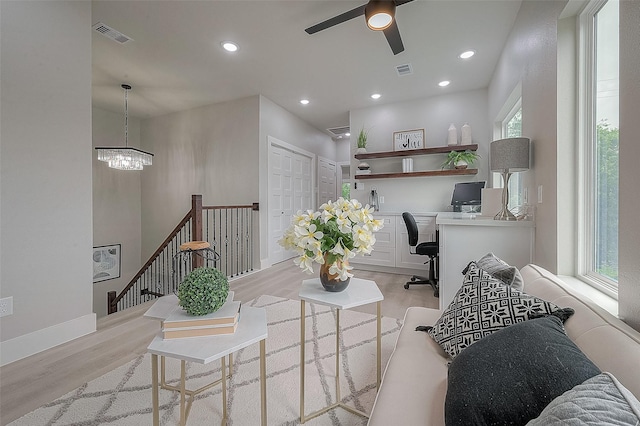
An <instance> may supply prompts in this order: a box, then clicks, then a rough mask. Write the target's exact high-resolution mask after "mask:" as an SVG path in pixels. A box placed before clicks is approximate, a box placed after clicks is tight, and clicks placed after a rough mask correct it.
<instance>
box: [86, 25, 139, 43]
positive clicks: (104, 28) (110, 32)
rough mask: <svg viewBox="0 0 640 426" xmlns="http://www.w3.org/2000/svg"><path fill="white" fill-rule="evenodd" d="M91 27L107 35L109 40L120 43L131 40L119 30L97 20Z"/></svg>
mask: <svg viewBox="0 0 640 426" xmlns="http://www.w3.org/2000/svg"><path fill="white" fill-rule="evenodd" d="M91 28H93V29H94V30H95V31H97V32H99V33H100V34H102V35H103V36H105V37H109V38H110V39H111V40H114V41H117V42H118V43H120V44H125V43H127V42H130V41H133V39H132V38H131V37H129V36H126V35H124V34H122V33H121V32H120V31H116V30H114V29H113V28H111V27H109V26H108V25H105V24H103V23H102V22H98V23H97V24H95V25H94V26H92V27H91Z"/></svg>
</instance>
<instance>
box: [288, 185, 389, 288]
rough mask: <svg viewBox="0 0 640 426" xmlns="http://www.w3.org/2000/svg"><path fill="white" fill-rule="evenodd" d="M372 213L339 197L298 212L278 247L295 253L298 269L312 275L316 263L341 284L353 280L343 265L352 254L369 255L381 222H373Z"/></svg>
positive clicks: (366, 208) (346, 265)
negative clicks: (312, 208) (314, 208)
mask: <svg viewBox="0 0 640 426" xmlns="http://www.w3.org/2000/svg"><path fill="white" fill-rule="evenodd" d="M373 211H374V209H373V208H372V207H369V205H366V206H364V207H363V206H362V204H361V203H360V202H359V201H358V200H356V199H351V200H345V199H344V198H342V197H340V198H338V199H337V200H336V201H335V202H331V201H329V202H327V203H325V204H323V205H322V206H320V210H319V211H315V212H314V211H312V210H307V211H306V212H302V211H298V212H297V213H296V214H295V215H294V216H293V218H292V220H291V226H290V227H289V228H288V229H287V230H286V231H285V232H284V236H283V237H282V239H280V240H279V241H278V243H279V244H280V245H281V246H282V247H284V248H285V249H287V250H295V251H296V252H297V253H298V257H297V258H296V259H295V260H294V263H295V264H296V265H299V266H300V268H301V269H303V270H305V271H307V272H309V273H313V262H316V263H318V264H320V265H326V266H327V267H328V268H329V269H328V275H334V274H335V275H337V279H338V280H340V281H345V280H347V279H348V278H351V277H352V276H353V274H352V273H350V272H349V271H350V270H351V269H353V267H351V266H349V264H348V262H346V261H348V260H349V259H351V258H353V257H355V256H356V254H369V253H371V251H372V250H373V245H374V244H375V242H376V238H375V236H374V235H373V233H374V232H376V231H378V230H380V229H382V227H383V223H382V221H381V220H378V219H374V218H373ZM345 288H346V286H345ZM341 290H344V289H341Z"/></svg>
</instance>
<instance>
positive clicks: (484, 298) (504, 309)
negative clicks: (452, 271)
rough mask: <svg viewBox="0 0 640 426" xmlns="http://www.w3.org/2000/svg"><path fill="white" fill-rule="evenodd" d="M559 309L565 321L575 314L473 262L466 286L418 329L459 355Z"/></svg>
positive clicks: (465, 280)
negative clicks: (431, 323)
mask: <svg viewBox="0 0 640 426" xmlns="http://www.w3.org/2000/svg"><path fill="white" fill-rule="evenodd" d="M556 311H559V312H558V313H557V315H558V316H559V317H560V318H561V319H562V321H563V322H564V321H565V320H566V319H567V318H568V317H569V316H571V315H572V314H573V310H572V309H570V308H569V309H566V310H561V309H560V308H558V307H557V306H556V305H554V304H553V303H550V302H547V301H544V300H542V299H538V298H537V297H534V296H531V295H528V294H526V293H523V292H521V291H518V290H516V289H513V288H511V287H510V286H507V285H504V283H502V281H500V280H498V279H495V278H493V277H492V276H491V275H489V273H487V272H486V271H484V270H483V269H480V268H478V267H477V265H476V264H475V263H474V262H472V263H471V264H470V265H469V269H468V270H467V274H466V275H465V277H464V281H463V283H462V287H461V288H460V290H458V292H457V293H456V295H455V297H454V298H453V301H451V303H450V304H449V306H448V307H447V309H445V310H444V312H443V313H442V316H441V317H440V318H439V319H438V321H436V323H435V324H434V326H433V327H418V328H417V330H423V331H426V332H427V333H428V334H429V335H430V336H431V337H432V338H433V339H434V340H435V341H436V342H437V343H438V344H439V345H440V346H441V347H442V349H444V350H445V352H447V353H448V354H449V355H450V356H451V357H452V358H455V357H456V355H458V354H459V353H460V351H462V350H463V349H464V348H467V347H469V346H471V345H472V344H473V343H475V342H477V341H478V340H480V339H482V338H483V337H485V336H488V335H490V334H491V333H494V332H496V331H498V330H500V329H502V328H504V327H507V326H510V325H513V324H516V323H519V322H523V321H526V320H528V319H531V318H537V317H540V316H545V315H549V314H551V313H553V312H556Z"/></svg>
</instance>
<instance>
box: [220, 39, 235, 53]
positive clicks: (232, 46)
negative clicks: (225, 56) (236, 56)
mask: <svg viewBox="0 0 640 426" xmlns="http://www.w3.org/2000/svg"><path fill="white" fill-rule="evenodd" d="M222 48H223V49H224V50H226V51H227V52H235V51H236V50H238V45H237V44H235V43H232V42H230V41H223V42H222Z"/></svg>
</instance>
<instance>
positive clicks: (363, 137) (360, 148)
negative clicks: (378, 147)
mask: <svg viewBox="0 0 640 426" xmlns="http://www.w3.org/2000/svg"><path fill="white" fill-rule="evenodd" d="M366 152H367V132H366V131H365V130H364V127H362V129H360V133H358V140H357V141H356V154H364V153H366Z"/></svg>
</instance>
